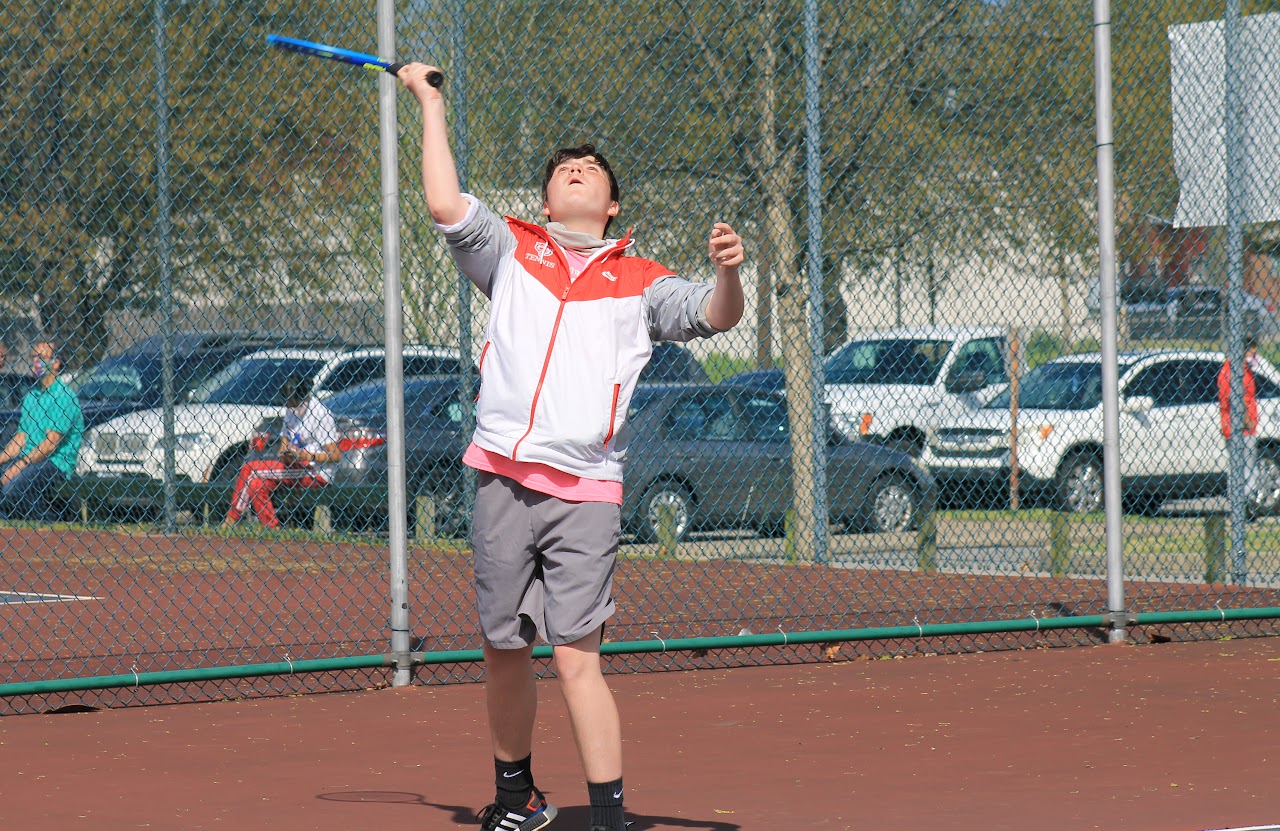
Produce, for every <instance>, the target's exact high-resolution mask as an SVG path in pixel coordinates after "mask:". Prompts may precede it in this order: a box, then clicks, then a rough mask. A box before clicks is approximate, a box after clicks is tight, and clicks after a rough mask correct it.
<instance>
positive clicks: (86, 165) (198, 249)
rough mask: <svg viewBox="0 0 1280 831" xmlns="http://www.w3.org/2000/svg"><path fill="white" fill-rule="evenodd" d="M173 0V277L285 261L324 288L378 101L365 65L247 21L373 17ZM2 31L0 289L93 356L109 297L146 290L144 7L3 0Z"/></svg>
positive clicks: (310, 6)
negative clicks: (302, 53) (355, 68)
mask: <svg viewBox="0 0 1280 831" xmlns="http://www.w3.org/2000/svg"><path fill="white" fill-rule="evenodd" d="M170 5H171V6H172V8H171V9H170V10H169V11H168V26H167V29H166V31H167V39H168V49H167V54H166V57H167V63H168V67H169V73H168V76H169V77H168V78H167V79H166V80H167V85H168V89H169V106H170V109H171V115H170V121H169V134H170V154H171V166H170V175H171V180H170V186H171V192H172V204H173V220H174V240H173V242H174V253H173V262H174V266H175V268H174V282H175V289H176V290H177V291H178V292H179V293H185V294H186V295H188V296H192V297H204V296H207V295H209V294H218V295H222V296H226V297H232V298H234V297H237V296H240V297H252V298H262V297H263V293H262V284H263V283H264V282H266V283H267V285H268V287H269V288H272V287H273V286H272V284H273V283H279V282H281V281H280V280H279V279H273V278H272V277H271V276H270V275H280V274H281V273H288V274H290V275H292V276H293V278H295V279H294V283H295V289H294V290H295V291H296V292H298V293H301V294H312V293H316V292H317V291H321V292H322V291H323V290H324V289H325V288H326V279H329V280H330V281H332V280H337V279H339V277H340V276H341V274H342V273H346V272H349V271H350V270H351V267H350V266H349V265H347V264H345V263H343V262H342V261H345V260H346V259H348V258H351V257H352V256H356V255H355V254H354V253H353V251H352V249H354V248H356V247H358V245H357V243H355V242H353V241H352V240H351V239H350V237H349V233H347V232H349V231H350V227H351V225H350V223H351V220H350V214H351V213H353V212H351V211H350V207H351V202H352V201H353V200H354V201H359V200H361V199H364V200H366V202H367V204H369V205H376V204H377V196H376V194H377V188H376V185H375V186H373V187H368V183H369V181H370V177H371V176H372V180H373V181H375V182H376V170H377V168H376V158H377V156H376V152H372V153H371V152H370V151H369V148H370V141H369V139H368V138H366V134H367V133H368V132H369V131H367V130H366V129H365V128H366V126H367V125H370V124H376V117H375V116H373V108H374V105H375V101H374V97H373V93H372V91H371V89H370V86H371V85H368V84H367V79H366V78H365V77H364V76H363V75H362V76H361V77H360V81H361V82H362V85H361V86H359V87H354V86H353V85H352V82H351V78H350V73H345V72H341V71H335V70H334V68H333V67H331V66H325V67H324V69H323V70H321V69H320V67H319V66H316V65H308V62H301V63H300V62H299V59H297V58H293V57H288V58H286V57H282V56H281V55H278V54H270V53H268V52H267V51H266V50H265V49H264V48H262V42H263V36H264V34H265V33H266V32H267V31H271V30H272V29H273V28H274V27H280V28H282V29H286V28H287V27H288V25H289V21H290V19H292V18H293V17H295V16H296V14H297V10H301V9H306V10H307V12H308V14H309V15H314V16H316V17H320V16H323V17H325V18H326V19H327V20H328V21H329V22H330V23H331V24H332V25H334V26H335V27H336V29H337V30H339V31H342V30H356V31H360V32H364V31H367V32H369V34H368V36H367V37H366V36H364V35H363V34H362V35H361V36H360V38H359V39H360V40H361V41H363V40H366V39H367V40H369V41H370V42H371V41H372V21H362V22H361V23H360V24H359V25H357V24H356V22H355V21H356V20H362V19H360V18H356V16H355V15H354V14H353V13H352V12H351V11H350V10H349V9H345V8H344V7H343V6H342V5H341V4H338V3H334V2H325V3H322V4H320V5H319V6H318V7H317V5H316V4H314V3H307V4H302V3H299V2H295V1H294V0H281V1H280V2H261V3H215V4H181V3H171V4H170ZM0 45H2V46H3V47H4V48H3V51H2V52H0V79H3V80H2V81H0V83H3V90H4V100H5V101H6V103H7V104H10V103H11V105H12V106H11V110H10V113H9V114H8V115H6V117H5V118H4V120H3V121H2V122H0V170H3V171H5V175H4V177H3V179H0V291H2V292H3V293H4V294H6V295H8V296H18V297H32V298H34V299H35V303H36V304H37V306H38V308H39V311H40V314H41V318H42V322H43V324H44V327H45V328H46V329H47V330H49V331H50V332H51V333H53V334H55V335H57V336H59V337H61V338H62V339H64V340H65V341H66V342H67V343H68V345H69V347H70V348H71V349H72V350H73V352H74V353H75V354H76V355H77V356H79V357H80V358H82V359H90V358H93V357H96V356H97V355H98V354H100V352H101V350H102V349H103V348H104V347H105V345H106V331H105V326H106V321H107V315H108V314H109V313H111V312H116V311H120V310H124V309H129V310H133V311H135V312H138V313H142V312H145V311H147V310H150V309H153V308H154V307H155V305H156V304H157V302H158V289H159V286H158V279H157V274H158V272H157V261H156V252H155V248H154V245H153V239H152V223H153V221H154V219H155V210H156V193H157V190H156V187H157V183H156V178H155V177H156V144H155V141H156V104H155V89H156V86H155V84H156V63H155V32H154V7H153V5H152V4H151V3H128V2H124V0H108V2H92V3H91V2H87V0H39V2H35V3H28V4H9V5H8V6H6V10H5V11H4V12H3V13H0ZM77 56H82V57H81V59H80V60H79V61H76V60H75V59H76V57H77ZM317 63H318V62H310V64H317ZM72 67H78V68H77V69H75V70H73V69H72ZM372 147H376V128H374V129H373V130H372ZM371 162H372V166H371ZM337 206H342V209H341V210H339V209H338V208H337ZM335 237H336V238H338V241H337V242H335ZM335 260H337V261H339V265H337V266H334V265H333V261H335ZM326 263H327V264H326Z"/></svg>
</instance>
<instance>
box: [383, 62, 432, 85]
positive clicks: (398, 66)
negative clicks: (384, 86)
mask: <svg viewBox="0 0 1280 831" xmlns="http://www.w3.org/2000/svg"><path fill="white" fill-rule="evenodd" d="M402 69H404V64H402V63H390V64H387V71H388V72H390V73H391V74H392V75H395V74H397V73H399V72H400V70H402ZM427 83H428V84H431V86H433V87H435V88H436V89H440V87H442V86H444V73H443V72H432V73H430V74H428V75H427Z"/></svg>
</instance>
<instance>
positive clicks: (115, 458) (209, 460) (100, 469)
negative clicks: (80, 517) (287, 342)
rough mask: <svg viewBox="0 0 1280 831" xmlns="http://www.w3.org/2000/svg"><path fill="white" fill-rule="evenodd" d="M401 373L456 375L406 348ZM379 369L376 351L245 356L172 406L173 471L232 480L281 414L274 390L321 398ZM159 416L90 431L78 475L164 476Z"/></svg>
mask: <svg viewBox="0 0 1280 831" xmlns="http://www.w3.org/2000/svg"><path fill="white" fill-rule="evenodd" d="M404 368H405V374H406V375H408V374H426V373H430V374H441V373H454V372H457V371H458V356H457V352H456V350H453V349H449V348H445V347H439V346H406V347H404ZM383 372H384V364H383V350H382V349H381V348H369V349H358V350H351V351H342V350H336V349H274V350H267V351H262V352H255V353H253V354H251V355H247V356H245V357H244V358H241V359H240V360H238V361H236V362H234V363H232V364H230V365H229V366H226V367H224V368H223V369H222V370H221V371H220V372H218V373H216V374H215V375H212V376H210V377H209V378H207V379H206V380H205V381H204V382H203V383H201V384H200V385H199V386H197V387H196V388H195V389H194V390H192V391H191V393H190V395H189V396H188V401H187V402H186V403H184V404H182V405H181V406H179V407H176V408H175V410H174V435H175V440H176V445H175V448H174V457H175V473H176V475H177V476H178V477H180V478H184V479H188V480H190V481H195V482H205V481H210V480H215V479H222V478H229V477H233V476H235V474H236V472H237V471H238V470H239V468H240V465H241V464H242V463H243V461H244V459H245V457H246V455H247V453H248V449H249V434H250V433H251V432H252V431H253V428H254V426H255V425H256V424H257V423H258V422H260V421H261V420H262V419H263V418H265V417H267V416H270V415H275V414H278V413H279V411H280V408H281V406H282V405H283V402H282V401H281V400H280V386H281V384H282V382H283V381H284V380H285V379H286V378H289V377H294V376H302V377H306V378H311V379H312V384H313V389H314V391H315V392H316V394H317V395H320V396H322V397H324V396H328V395H331V394H333V393H335V392H338V391H339V390H342V389H346V388H348V387H352V386H355V385H358V384H360V383H363V382H365V381H369V380H371V379H375V378H380V377H382V375H383ZM163 418H164V411H163V409H159V408H157V409H150V410H142V411H139V412H136V413H130V414H128V415H126V416H123V417H121V418H116V419H112V420H111V421H108V422H106V423H105V424H102V425H99V426H98V427H96V428H93V429H91V430H88V431H87V432H86V433H85V442H84V446H83V447H82V449H81V452H80V459H79V464H78V466H77V472H78V473H79V474H80V475H82V476H123V475H143V476H150V477H152V478H154V479H163V478H164V448H163V447H162V439H163V437H164V423H163Z"/></svg>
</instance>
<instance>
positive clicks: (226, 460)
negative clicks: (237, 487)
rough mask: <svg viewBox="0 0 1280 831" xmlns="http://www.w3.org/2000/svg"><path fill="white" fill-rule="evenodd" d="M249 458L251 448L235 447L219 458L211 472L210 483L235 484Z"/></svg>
mask: <svg viewBox="0 0 1280 831" xmlns="http://www.w3.org/2000/svg"><path fill="white" fill-rule="evenodd" d="M248 458H249V448H247V447H245V446H243V445H241V446H239V447H233V448H231V449H230V450H227V451H226V452H224V453H223V454H222V455H221V456H219V457H218V461H216V462H214V463H213V469H212V470H210V471H209V481H210V482H234V481H235V479H236V476H238V475H239V474H240V468H241V466H242V465H244V463H245V460H246V459H248Z"/></svg>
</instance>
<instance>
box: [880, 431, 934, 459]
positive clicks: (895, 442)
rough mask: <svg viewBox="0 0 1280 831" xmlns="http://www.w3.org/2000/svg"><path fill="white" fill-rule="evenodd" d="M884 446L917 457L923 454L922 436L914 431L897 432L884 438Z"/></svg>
mask: <svg viewBox="0 0 1280 831" xmlns="http://www.w3.org/2000/svg"><path fill="white" fill-rule="evenodd" d="M884 446H885V447H887V448H889V449H890V450H897V451H899V452H901V453H906V454H907V455H908V456H910V457H911V458H913V459H919V458H920V457H921V456H922V455H923V454H924V436H922V435H921V434H919V433H916V432H908V433H899V434H897V435H893V436H889V437H888V438H887V439H885V440H884Z"/></svg>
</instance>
